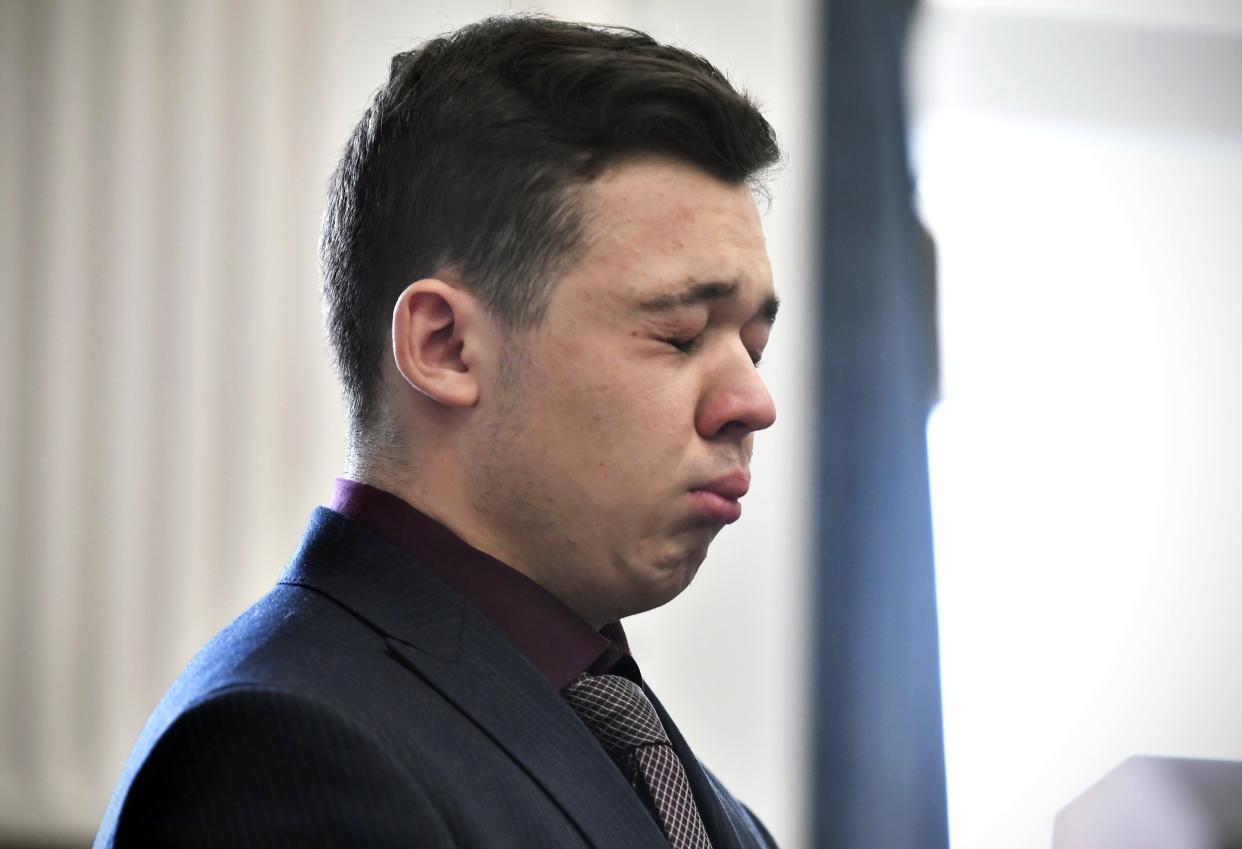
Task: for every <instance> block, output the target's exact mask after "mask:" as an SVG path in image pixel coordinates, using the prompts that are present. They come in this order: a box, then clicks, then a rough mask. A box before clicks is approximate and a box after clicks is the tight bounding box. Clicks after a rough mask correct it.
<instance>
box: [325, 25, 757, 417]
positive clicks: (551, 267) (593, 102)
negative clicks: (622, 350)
mask: <svg viewBox="0 0 1242 849" xmlns="http://www.w3.org/2000/svg"><path fill="white" fill-rule="evenodd" d="M644 154H655V155H664V156H668V157H671V158H674V159H677V160H680V161H684V162H686V163H689V164H692V165H695V166H697V167H699V168H702V169H703V170H704V171H706V172H708V173H710V174H712V175H714V176H716V177H718V178H719V179H721V180H725V181H728V182H731V183H740V182H743V181H752V182H753V181H756V180H757V179H758V178H759V176H760V175H761V174H762V172H763V171H764V170H765V169H767V168H769V167H770V166H772V165H774V164H775V163H776V161H777V160H778V158H779V150H778V148H777V144H776V138H775V135H774V133H773V131H772V127H771V126H770V125H769V124H768V122H767V121H766V120H765V119H764V118H763V116H762V115H761V114H760V113H759V110H758V109H757V108H756V106H755V104H754V103H753V102H752V101H751V100H750V99H749V98H748V97H747V96H746V95H744V94H742V93H739V92H738V91H737V90H735V89H734V88H733V87H732V86H731V85H730V84H729V82H728V80H726V79H725V77H724V75H723V74H721V73H720V71H718V70H717V69H716V68H715V67H713V66H712V65H711V64H710V63H709V62H707V60H705V59H703V58H702V57H699V56H696V55H695V54H693V53H690V52H688V51H686V50H682V49H679V48H676V47H670V46H667V45H663V44H659V43H658V42H656V41H655V40H654V39H652V38H651V37H650V36H648V35H646V34H644V33H641V32H638V31H636V30H631V29H623V28H619V27H597V26H586V25H582V24H575V23H568V22H564V21H558V20H553V19H549V18H545V17H530V16H505V17H495V18H488V19H486V20H483V21H480V22H478V23H475V24H472V25H470V26H467V27H464V28H462V29H460V30H457V31H456V32H453V33H451V34H449V35H445V36H442V37H439V38H436V39H434V40H432V41H429V42H427V43H426V44H424V45H422V46H421V47H419V48H417V49H415V50H411V51H409V52H406V53H401V54H398V55H397V56H395V57H393V60H392V67H391V72H390V75H389V79H388V83H387V84H386V85H385V86H383V87H382V88H381V89H380V90H379V91H378V92H377V93H376V95H375V98H374V100H373V102H372V103H371V106H370V108H368V109H367V111H366V113H365V114H364V115H363V117H362V120H361V121H359V123H358V126H357V127H356V128H355V129H354V132H353V135H352V136H351V137H350V139H349V142H348V144H347V145H346V148H345V152H344V155H343V156H342V158H341V162H340V164H339V165H338V166H337V169H336V172H335V173H334V174H333V176H332V180H331V182H330V184H329V188H328V197H327V205H326V208H325V212H324V222H323V236H322V240H321V243H320V259H321V265H322V271H323V295H324V305H325V312H326V320H327V329H328V336H329V341H330V343H331V346H332V350H333V355H334V358H335V361H336V365H337V370H338V371H339V372H340V375H341V380H342V382H343V383H344V387H345V395H346V399H347V401H348V404H349V413H350V421H351V426H352V430H353V431H354V436H355V437H357V436H360V435H362V434H364V433H366V432H367V431H368V430H369V429H371V427H372V426H374V425H375V424H376V423H377V421H378V416H379V414H380V413H381V411H382V404H381V403H380V397H379V393H380V385H381V374H382V372H381V363H382V357H383V355H384V351H385V350H386V347H387V344H388V335H389V324H390V321H391V315H392V307H393V304H394V303H395V302H396V299H397V297H398V295H399V294H400V293H401V291H402V289H404V288H405V286H407V285H408V284H409V283H411V282H413V281H415V280H417V279H419V278H421V277H426V276H429V275H431V274H434V273H436V272H437V271H438V270H440V269H442V268H444V267H446V266H452V267H453V268H454V269H456V270H457V271H458V272H459V273H460V274H461V275H462V277H463V279H464V281H465V282H466V284H467V285H468V286H469V287H470V289H471V291H472V292H474V294H475V295H476V296H477V297H478V298H479V299H480V301H481V302H483V303H484V304H485V305H486V306H487V308H488V309H489V310H490V311H491V312H492V313H493V314H494V315H495V316H497V317H498V318H499V319H500V320H501V321H502V322H503V323H504V324H505V325H507V326H509V327H515V328H516V327H531V326H534V325H537V324H538V323H539V321H541V320H542V317H543V314H544V312H545V309H546V305H547V302H548V297H549V288H550V284H551V283H552V282H553V281H554V280H556V279H557V277H558V276H559V274H560V273H561V272H563V271H564V270H565V266H566V265H567V263H569V262H570V261H572V259H573V257H574V256H575V252H576V249H577V248H578V247H580V245H581V243H582V239H583V230H584V226H585V225H584V221H583V218H582V214H581V209H580V204H579V203H578V202H577V198H578V195H579V193H580V191H581V189H582V187H584V186H585V185H586V184H588V183H589V182H590V181H591V180H592V179H594V178H595V177H596V176H598V175H599V174H600V173H601V172H602V171H603V170H604V169H606V168H607V167H608V166H610V165H615V164H617V163H618V162H621V161H623V160H625V159H626V158H629V157H634V156H639V155H644Z"/></svg>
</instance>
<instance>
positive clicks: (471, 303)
mask: <svg viewBox="0 0 1242 849" xmlns="http://www.w3.org/2000/svg"><path fill="white" fill-rule="evenodd" d="M483 312H484V311H483V307H482V305H481V304H480V303H479V302H478V301H477V300H476V299H475V297H474V296H473V295H471V294H470V293H469V292H467V291H465V290H464V289H462V288H460V287H457V286H452V285H450V284H449V283H446V282H445V281H443V280H439V279H437V278H434V277H429V278H425V279H423V280H418V281H415V282H414V283H411V284H410V285H409V286H407V287H406V288H405V291H403V292H402V293H401V296H400V297H399V298H397V305H396V307H395V308H394V309H393V312H392V349H393V359H394V361H395V362H396V365H397V371H399V372H400V373H401V376H402V377H403V378H405V381H406V383H408V384H409V385H410V386H412V387H413V388H415V389H417V390H418V391H419V392H421V393H422V394H423V395H426V396H427V397H428V398H430V399H431V400H433V401H436V402H437V403H440V404H443V405H444V406H446V407H473V406H474V405H475V404H476V403H478V400H479V371H478V368H477V367H476V366H477V363H476V362H475V356H476V354H477V353H478V351H477V349H478V348H479V347H480V346H481V345H482V340H481V339H478V338H476V334H477V333H478V332H481V331H482V328H481V327H478V322H479V320H480V319H483V318H484V316H483Z"/></svg>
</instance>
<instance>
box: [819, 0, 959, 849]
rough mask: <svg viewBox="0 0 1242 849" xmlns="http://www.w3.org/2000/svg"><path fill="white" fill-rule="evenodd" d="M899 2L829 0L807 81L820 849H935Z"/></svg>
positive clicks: (918, 280)
mask: <svg viewBox="0 0 1242 849" xmlns="http://www.w3.org/2000/svg"><path fill="white" fill-rule="evenodd" d="M911 12H912V3H911V2H908V0H827V15H826V20H825V26H826V28H827V31H826V32H825V33H824V34H823V40H822V41H821V43H823V44H826V46H827V47H826V51H825V61H824V63H823V68H822V72H821V73H822V74H823V75H824V76H823V78H822V79H821V81H820V83H821V85H820V91H821V93H822V94H821V97H822V101H821V103H820V107H821V115H822V116H823V122H824V123H823V125H822V127H823V133H822V136H821V138H822V141H823V145H824V147H823V154H824V160H823V168H822V170H821V182H820V186H819V192H820V198H819V210H820V216H821V217H820V222H821V228H820V238H821V242H820V245H819V257H818V258H819V278H820V290H819V291H820V296H819V313H818V316H817V320H818V339H819V344H820V345H821V346H822V347H821V349H820V353H819V357H820V359H819V366H818V390H819V391H818V400H817V413H818V416H817V418H816V425H817V427H818V434H817V436H818V439H817V440H816V442H817V445H818V458H817V468H816V475H817V479H816V485H817V488H818V502H817V511H818V512H817V514H816V517H815V518H816V542H815V546H816V557H817V564H816V565H817V570H816V595H815V604H816V610H815V613H816V615H815V627H816V634H815V640H816V647H815V648H816V652H815V676H816V680H815V685H814V688H813V692H814V697H815V699H816V702H817V703H816V713H815V717H816V718H815V744H814V745H815V751H814V782H815V786H814V794H813V798H812V805H813V816H814V822H813V829H814V842H813V845H814V846H815V847H817V849H943V847H947V846H948V825H947V815H946V801H945V776H944V742H943V731H942V724H941V709H940V675H939V657H938V647H937V642H938V640H937V626H936V599H935V581H934V574H933V563H932V539H931V510H930V503H929V495H928V476H927V444H926V429H925V427H926V421H927V414H928V412H929V410H930V406H931V404H932V402H933V398H934V396H935V391H936V357H935V350H936V342H935V332H934V326H935V325H934V314H935V309H934V296H933V292H934V287H933V286H932V285H931V281H932V277H931V275H932V263H931V257H930V251H929V249H928V246H929V244H930V243H929V241H928V240H927V239H926V235H925V233H924V231H923V230H922V228H921V226H920V225H919V223H918V221H917V219H916V218H915V215H914V212H913V207H912V197H911V194H912V193H911V178H910V171H909V166H908V163H907V157H906V136H905V133H906V125H905V116H904V103H903V54H904V48H905V38H906V30H907V25H908V23H909V19H910V15H911Z"/></svg>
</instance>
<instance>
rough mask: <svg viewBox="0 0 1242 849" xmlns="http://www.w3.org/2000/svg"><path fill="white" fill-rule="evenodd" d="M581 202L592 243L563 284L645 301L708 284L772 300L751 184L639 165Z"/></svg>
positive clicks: (593, 188)
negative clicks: (728, 286)
mask: <svg viewBox="0 0 1242 849" xmlns="http://www.w3.org/2000/svg"><path fill="white" fill-rule="evenodd" d="M583 200H584V201H585V202H584V213H585V216H586V219H587V220H586V234H587V244H586V247H585V250H584V252H583V254H582V256H581V258H580V260H579V262H578V263H577V265H576V268H574V269H573V270H572V271H571V272H570V273H569V274H568V275H567V276H566V279H565V280H563V281H562V285H564V286H566V287H567V288H569V289H570V290H576V294H578V295H581V296H584V297H588V298H591V299H593V300H598V301H607V302H614V303H615V302H618V301H624V302H634V301H645V300H649V299H650V298H651V296H652V295H653V294H658V293H660V292H661V291H664V290H668V289H669V288H670V287H678V286H685V285H693V284H697V283H706V282H728V283H733V282H736V283H737V284H739V291H741V292H742V293H743V294H745V293H747V292H751V293H753V294H754V295H755V296H756V297H765V296H768V295H770V294H771V289H772V279H771V277H772V272H771V266H770V265H769V263H768V255H767V248H766V245H765V243H764V238H763V226H762V222H761V220H760V216H759V209H758V205H757V204H756V203H755V199H754V196H753V194H752V193H751V190H750V188H749V187H748V186H746V185H734V184H730V183H726V182H724V181H722V180H719V179H717V178H715V177H713V176H711V175H710V174H707V173H706V172H704V171H702V170H700V169H698V168H696V167H694V166H690V165H685V164H683V163H679V162H674V161H670V160H666V159H642V160H637V161H633V162H628V163H626V164H624V165H619V166H617V167H615V168H613V169H611V170H609V171H607V172H605V173H604V174H603V175H601V176H600V177H599V178H598V179H597V180H596V181H594V182H593V183H592V184H591V185H590V186H589V187H588V189H587V191H586V192H585V197H584V198H583Z"/></svg>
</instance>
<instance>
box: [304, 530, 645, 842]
mask: <svg viewBox="0 0 1242 849" xmlns="http://www.w3.org/2000/svg"><path fill="white" fill-rule="evenodd" d="M282 583H287V584H295V585H299V586H306V587H311V588H313V589H315V590H317V591H319V592H322V593H324V594H326V595H329V596H331V597H332V598H334V599H335V600H336V601H338V602H339V603H341V604H343V605H345V606H346V607H348V608H350V609H351V610H353V611H354V612H355V613H356V614H357V615H359V616H361V617H362V618H364V619H366V620H368V621H369V622H371V623H372V624H373V625H374V626H376V627H377V628H379V629H380V630H381V631H383V632H384V633H386V634H387V635H388V640H387V645H388V647H389V649H390V651H392V652H393V654H394V655H395V656H397V657H398V658H399V659H400V660H401V661H402V662H403V663H404V664H405V665H406V666H407V667H408V668H409V669H410V670H411V671H412V672H413V673H415V674H417V675H419V676H420V677H421V678H423V679H424V680H425V681H426V682H427V683H428V684H430V685H431V686H432V687H433V688H435V689H436V690H437V691H438V692H439V693H440V694H441V695H442V696H443V697H444V698H445V699H447V700H448V701H449V702H450V703H452V704H453V705H454V706H455V707H456V708H457V709H458V710H460V711H461V712H462V713H463V714H465V715H466V716H467V717H468V718H469V719H471V720H472V721H473V722H474V723H475V724H476V725H477V726H478V727H479V728H480V729H481V730H482V731H483V732H484V733H486V734H487V735H488V736H489V737H491V738H492V739H493V740H494V741H495V742H496V744H497V745H498V746H499V747H500V748H501V749H503V750H504V751H505V752H506V753H507V754H508V755H509V756H510V757H511V758H512V759H513V760H514V761H515V762H517V763H518V764H519V765H520V766H521V767H522V768H523V769H524V770H525V771H526V772H527V774H529V775H530V776H531V778H532V779H533V780H534V781H535V782H537V783H538V784H539V785H540V786H542V787H543V789H544V790H545V791H546V792H547V793H548V795H549V797H551V798H552V799H553V801H554V802H555V803H556V804H557V805H558V806H559V807H560V808H561V810H562V811H564V813H565V815H566V816H567V817H568V818H569V819H570V820H572V821H573V822H574V823H575V824H576V825H577V827H578V829H579V830H580V831H581V832H582V834H583V836H584V838H585V839H586V840H587V841H588V842H589V843H590V844H591V845H592V846H594V847H596V849H636V847H637V849H643V847H650V849H668V841H667V840H666V839H665V838H664V835H663V834H662V833H661V832H660V829H659V827H658V826H657V825H656V824H655V822H654V821H653V820H652V819H651V817H650V815H648V813H647V811H646V809H645V808H644V807H643V804H642V802H641V801H640V800H639V798H638V796H637V795H636V794H635V793H634V791H633V789H632V788H631V787H630V786H629V784H628V783H627V782H626V781H625V779H624V777H623V776H622V775H621V772H620V770H618V769H617V768H616V766H615V765H614V764H613V762H612V760H611V759H610V758H609V757H608V755H607V754H606V753H605V752H604V750H603V749H602V748H601V747H600V745H599V743H598V742H597V741H596V739H595V738H594V736H593V735H592V734H591V732H590V731H589V730H587V728H586V726H584V725H583V724H582V722H581V721H580V720H579V719H578V717H577V716H576V715H575V714H574V712H573V711H572V710H571V709H570V708H569V706H568V704H567V703H566V702H565V701H564V699H562V698H561V696H560V694H559V693H557V692H556V691H555V690H553V689H552V686H551V685H550V684H549V683H548V681H547V679H545V678H544V677H543V676H542V675H540V674H539V672H538V671H537V670H536V669H535V668H534V667H533V666H532V665H531V664H530V662H529V661H528V660H527V659H526V658H525V656H523V655H522V654H521V652H519V651H518V650H517V649H516V648H515V647H514V646H513V645H512V643H510V642H509V641H508V640H507V639H506V638H505V637H504V636H503V634H501V632H500V631H499V630H498V629H497V628H496V627H495V626H493V625H492V624H491V623H490V622H489V621H487V620H486V619H485V618H484V617H483V616H482V614H480V613H479V612H478V611H477V610H476V609H475V608H474V607H473V606H472V605H470V604H468V603H467V602H466V601H465V599H464V598H463V597H462V596H461V595H460V594H459V593H457V592H456V591H454V590H452V589H451V588H449V587H448V586H446V585H445V584H444V583H443V582H442V581H440V580H439V579H438V578H436V576H435V575H433V574H432V573H431V572H430V571H429V570H427V569H425V568H424V567H422V566H421V565H420V564H419V563H418V562H417V560H416V559H415V558H413V557H412V556H410V555H409V554H407V553H406V552H405V551H403V550H402V549H399V548H397V547H396V546H393V545H391V544H390V543H388V542H387V541H385V540H383V539H381V538H379V537H378V536H375V535H373V534H371V533H370V532H369V531H368V530H367V529H366V528H365V527H363V526H362V525H360V524H358V523H356V522H353V521H351V520H349V519H346V518H345V517H343V516H341V515H339V514H337V513H334V512H332V511H330V510H325V509H322V508H321V509H320V510H317V511H316V512H315V515H314V516H313V517H312V521H311V526H310V528H309V529H308V531H307V534H306V537H305V538H304V540H303V544H302V548H301V550H300V551H299V553H298V556H297V557H296V558H295V560H294V563H293V565H292V566H290V568H289V570H288V571H287V572H286V574H285V576H284V578H282Z"/></svg>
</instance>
